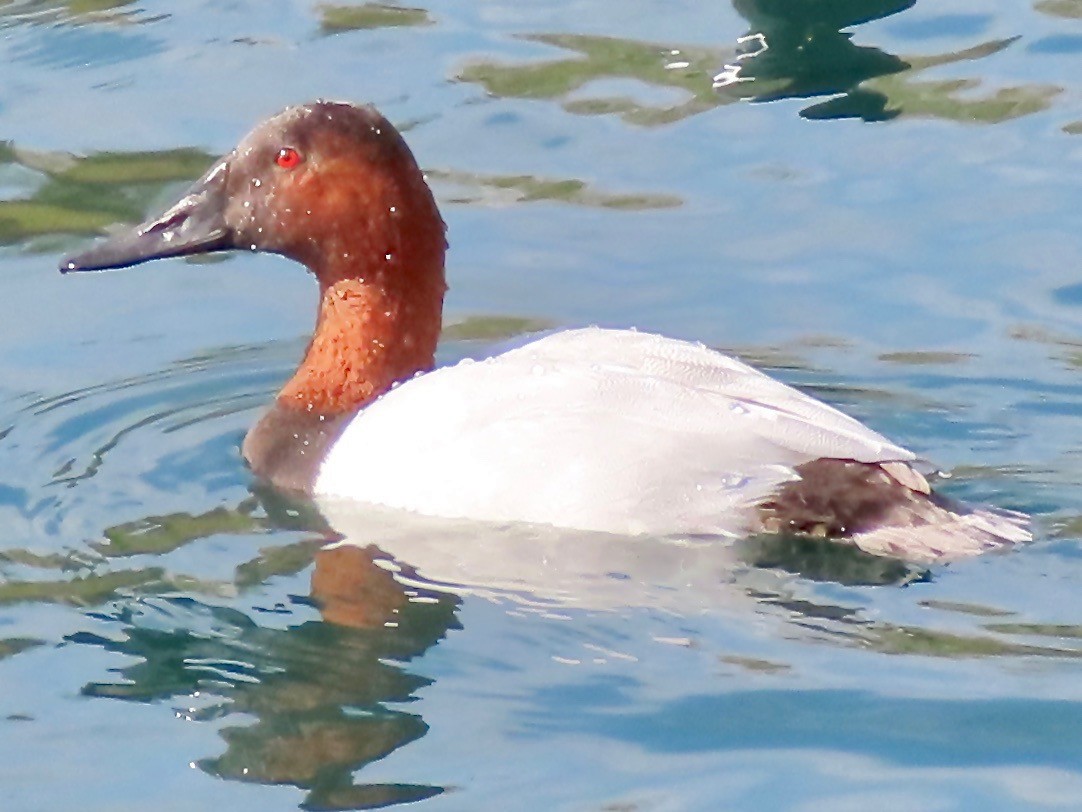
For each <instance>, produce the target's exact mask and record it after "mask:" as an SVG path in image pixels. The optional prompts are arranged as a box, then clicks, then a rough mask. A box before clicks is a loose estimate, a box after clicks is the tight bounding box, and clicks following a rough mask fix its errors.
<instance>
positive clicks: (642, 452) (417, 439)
mask: <svg viewBox="0 0 1082 812" xmlns="http://www.w3.org/2000/svg"><path fill="white" fill-rule="evenodd" d="M444 231H445V227H444V223H443V220H442V219H441V217H440V213H439V210H438V209H437V207H436V202H435V200H434V199H433V196H432V193H431V191H430V190H429V188H428V185H427V183H426V182H425V178H424V176H423V174H422V173H421V170H420V169H419V168H418V166H417V163H416V161H415V160H414V158H413V155H412V154H411V152H410V150H409V148H408V147H407V146H406V143H405V142H404V140H403V139H402V136H401V135H400V134H399V133H398V131H397V130H396V129H395V128H394V127H393V126H392V125H391V124H390V123H389V122H388V121H387V120H386V119H385V118H384V117H383V116H381V115H380V114H379V113H378V112H377V111H376V110H375V109H374V108H372V107H361V106H355V105H351V104H344V103H334V102H325V101H319V102H315V103H312V104H306V105H301V106H297V107H291V108H289V109H287V110H285V111H283V112H282V113H280V114H278V115H276V116H274V117H273V118H271V119H269V120H267V121H265V122H263V123H262V124H260V125H259V126H257V127H256V128H255V129H254V130H253V131H252V132H251V133H250V134H249V135H248V136H247V137H246V138H244V140H243V141H241V142H240V144H239V145H238V146H237V147H236V148H235V149H234V150H233V151H232V152H231V153H230V154H228V155H227V156H225V157H224V158H222V159H221V160H220V161H218V162H217V163H215V164H214V166H213V167H211V169H210V170H209V171H208V172H207V173H206V174H205V175H204V176H203V177H202V178H201V179H200V180H199V181H197V182H196V183H195V185H194V186H193V187H192V188H191V190H190V191H189V192H188V193H187V194H186V195H185V196H184V197H183V198H181V200H180V201H179V202H178V203H176V204H175V205H174V206H173V207H172V208H170V209H169V210H168V211H166V212H165V213H164V214H163V215H161V216H160V217H158V218H156V219H153V220H150V221H148V222H146V223H144V224H142V225H140V226H137V227H136V228H134V229H132V230H130V231H127V232H124V233H120V234H118V235H116V236H113V237H110V238H107V239H106V240H104V241H102V242H101V243H99V244H97V245H94V246H93V247H91V248H90V249H89V250H87V251H85V252H83V253H79V254H76V255H74V256H71V257H68V258H66V259H64V260H63V261H62V263H61V266H60V269H61V271H63V272H71V271H90V270H100V269H106V268H121V267H126V266H129V265H135V264H137V263H141V262H145V261H147V260H150V259H156V258H162V257H175V256H182V255H186V254H195V253H202V252H209V251H223V250H228V249H242V250H252V251H268V252H273V253H277V254H282V255H284V256H287V257H290V258H291V259H294V260H296V261H298V262H301V263H303V264H304V265H306V266H307V267H308V269H309V270H310V271H312V273H313V274H314V275H315V277H316V279H317V281H318V282H319V293H320V296H319V310H318V315H317V320H316V327H315V333H314V335H313V337H312V340H311V343H310V344H309V345H308V348H307V351H306V352H305V355H304V359H303V360H302V361H301V363H300V366H299V367H298V369H297V371H296V373H295V374H294V375H293V377H292V378H291V379H290V380H289V381H288V382H287V383H286V384H285V386H284V387H283V388H282V390H281V392H280V393H279V394H278V396H277V398H276V399H275V401H274V403H273V405H272V406H271V407H270V409H269V410H268V411H267V413H266V414H264V415H263V417H262V418H261V419H260V420H259V422H258V423H257V424H256V425H255V426H254V427H253V428H252V429H251V431H250V432H249V433H248V435H247V437H246V438H245V440H244V445H243V454H244V457H245V459H246V460H247V462H248V464H249V465H250V466H251V469H252V470H253V471H254V472H255V474H256V475H258V476H259V477H262V478H264V479H266V480H269V481H270V482H271V483H272V484H274V485H276V486H278V487H280V488H283V489H288V490H292V491H300V492H303V493H305V494H307V495H311V496H314V497H317V498H321V499H326V498H341V499H349V500H355V501H357V502H362V503H369V504H378V505H384V506H389V507H393V508H399V509H404V510H407V511H412V512H416V513H420V514H426V515H431V516H438V517H440V516H441V517H447V518H458V519H462V518H465V519H474V520H483V521H490V522H529V523H538V524H549V525H554V526H556V527H564V528H575V529H582V530H591V531H601V532H605V533H615V534H622V535H636V534H644V533H645V534H655V535H657V534H660V535H687V534H696V535H701V534H708V535H724V536H734V535H741V536H742V535H747V534H754V533H763V532H791V533H807V534H813V535H820V536H822V535H827V536H836V537H839V538H847V539H850V540H851V541H853V542H854V543H856V544H857V545H858V546H860V547H862V548H864V549H866V550H869V551H872V552H876V553H883V554H888V555H896V556H901V557H905V558H910V559H922V560H931V559H937V558H944V557H954V556H960V555H966V554H972V553H978V552H981V551H984V550H987V549H991V548H994V547H999V546H1002V545H1006V544H1013V543H1018V542H1022V541H1025V540H1028V539H1029V538H1030V533H1029V530H1028V519H1027V517H1026V516H1024V515H1023V514H1019V513H1014V512H1011V511H1004V510H996V509H992V508H983V507H981V508H978V507H970V506H965V505H961V504H958V503H954V502H951V501H948V500H947V499H945V498H942V497H940V496H938V495H936V494H934V493H932V491H931V488H930V487H929V484H928V481H927V479H926V478H925V477H924V475H922V474H921V473H920V471H918V469H917V467H915V464H914V463H915V456H914V455H913V453H911V452H910V451H907V450H906V449H904V448H901V447H900V446H898V445H895V444H894V443H892V442H890V441H889V440H888V439H886V438H885V437H883V436H881V435H879V434H878V433H876V432H874V431H872V430H871V429H869V428H867V427H865V426H863V425H861V424H860V423H858V422H857V421H856V420H853V419H852V418H850V417H848V416H846V415H844V414H842V413H841V412H839V411H837V410H836V409H834V408H833V407H831V406H828V405H826V404H824V403H821V402H820V401H818V400H815V399H814V398H811V397H809V396H808V395H805V394H803V393H802V392H799V391H797V390H796V389H793V388H791V387H789V386H786V385H784V384H782V383H779V382H777V381H775V380H773V379H772V378H769V377H767V376H766V375H764V374H762V373H760V372H758V371H756V370H754V369H752V368H751V367H749V366H747V365H745V364H743V363H741V362H740V361H737V360H735V359H733V358H729V357H727V356H725V355H722V354H720V353H718V352H715V351H713V350H711V349H708V348H707V347H705V346H703V345H701V344H691V343H687V342H684V341H677V340H674V339H671V338H664V337H661V336H657V335H649V334H645V333H639V332H635V331H631V330H608V329H600V328H596V327H591V328H586V329H578V330H568V331H563V332H557V333H554V334H550V335H547V336H545V337H542V338H540V339H538V340H535V341H533V342H532V343H529V344H526V345H525V346H522V347H519V348H517V349H513V350H511V351H509V352H506V353H504V354H502V355H498V356H495V357H492V358H487V359H484V360H481V361H475V362H471V361H463V362H461V363H459V364H457V365H455V366H452V367H445V368H441V369H436V370H433V366H434V359H435V351H436V343H437V341H438V339H439V335H440V328H441V320H442V310H443V296H444V292H445V290H446V283H445V279H444V253H445V249H446V240H445V235H444Z"/></svg>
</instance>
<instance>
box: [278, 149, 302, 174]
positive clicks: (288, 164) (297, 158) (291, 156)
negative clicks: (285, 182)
mask: <svg viewBox="0 0 1082 812" xmlns="http://www.w3.org/2000/svg"><path fill="white" fill-rule="evenodd" d="M274 162H275V163H276V164H278V166H280V167H282V169H292V168H293V167H295V166H296V165H297V164H299V163H300V162H301V154H300V153H299V152H297V150H295V149H293V147H282V149H280V150H278V154H277V155H276V156H275V158H274Z"/></svg>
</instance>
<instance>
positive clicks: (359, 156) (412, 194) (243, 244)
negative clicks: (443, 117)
mask: <svg viewBox="0 0 1082 812" xmlns="http://www.w3.org/2000/svg"><path fill="white" fill-rule="evenodd" d="M445 247H446V243H445V240H444V226H443V222H442V220H441V219H440V216H439V212H438V210H437V209H436V204H435V201H434V200H433V199H432V195H431V192H430V191H429V189H428V186H427V184H426V183H425V180H424V177H423V175H422V174H421V171H420V169H419V168H418V167H417V164H416V162H415V160H414V158H413V155H412V154H411V153H410V150H409V148H408V147H407V146H406V143H405V141H403V139H402V137H401V135H399V133H398V131H397V130H396V129H395V128H394V126H393V125H391V124H390V123H389V122H388V121H387V120H386V119H385V118H384V117H383V116H382V115H380V114H379V112H378V111H376V110H375V109H374V108H372V107H361V106H356V105H352V104H344V103H336V102H324V101H320V102H315V103H312V104H306V105H300V106H297V107H291V108H289V109H287V110H284V111H283V112H281V113H279V114H278V115H276V116H274V117H273V118H270V119H268V120H266V121H264V122H263V123H262V124H260V125H259V126H257V127H256V128H255V129H254V130H252V132H251V133H249V134H248V135H247V136H246V137H245V138H244V139H243V140H242V141H241V142H240V144H238V145H237V147H236V148H235V149H234V150H233V151H232V152H231V153H229V154H228V155H226V156H224V157H223V158H221V159H220V160H218V161H217V162H215V164H214V165H213V166H212V167H211V168H210V170H209V171H208V172H207V173H206V174H205V175H204V176H203V177H202V178H200V179H199V180H198V181H196V183H195V184H194V185H193V186H192V188H191V189H190V190H189V191H188V193H187V194H185V195H184V197H182V198H181V199H180V200H179V201H178V202H177V203H176V204H174V205H173V206H172V207H170V208H169V209H168V210H167V211H166V212H165V213H164V214H162V215H161V216H160V217H157V218H154V219H152V220H148V221H147V222H145V223H142V224H141V225H138V226H136V227H135V228H133V229H131V230H128V231H125V232H122V233H119V234H117V235H114V236H112V237H110V238H108V239H106V240H104V241H102V242H100V243H98V244H97V245H94V246H93V247H91V248H90V249H89V250H86V251H84V252H81V253H78V254H74V255H72V256H69V257H66V258H65V259H64V260H62V262H61V263H60V270H61V272H63V273H70V272H74V271H94V270H103V269H107V268H123V267H127V266H130V265H137V264H139V263H142V262H146V261H148V260H151V259H161V258H165V257H176V256H185V255H189V254H200V253H207V252H212V251H225V250H230V249H242V250H250V251H266V252H270V253H275V254H282V255H284V256H287V257H290V258H291V259H294V260H297V261H298V262H301V263H303V264H304V265H306V266H308V268H310V269H311V270H312V271H313V272H315V273H316V275H317V276H318V277H320V279H321V281H324V282H333V281H334V280H335V278H337V277H340V276H342V275H343V274H345V275H353V276H357V277H362V278H363V277H364V275H365V273H366V272H368V273H370V274H375V275H378V270H379V269H380V268H382V267H384V266H387V265H392V266H401V265H402V264H414V265H415V264H417V263H418V262H420V263H422V264H425V265H428V266H431V265H433V264H436V265H439V266H440V273H439V276H441V280H440V282H441V283H442V265H443V253H444V250H445Z"/></svg>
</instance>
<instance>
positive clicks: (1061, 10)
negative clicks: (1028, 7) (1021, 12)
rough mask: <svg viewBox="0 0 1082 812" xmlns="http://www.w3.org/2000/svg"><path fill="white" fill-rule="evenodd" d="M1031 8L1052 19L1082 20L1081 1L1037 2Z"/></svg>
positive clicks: (1040, 0)
mask: <svg viewBox="0 0 1082 812" xmlns="http://www.w3.org/2000/svg"><path fill="white" fill-rule="evenodd" d="M1033 8H1035V9H1036V10H1037V11H1040V12H1042V13H1044V14H1050V15H1052V16H1053V17H1065V18H1066V19H1068V20H1078V19H1082V0H1038V2H1036V3H1034V4H1033Z"/></svg>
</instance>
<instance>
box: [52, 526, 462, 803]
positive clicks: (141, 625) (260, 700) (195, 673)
mask: <svg viewBox="0 0 1082 812" xmlns="http://www.w3.org/2000/svg"><path fill="white" fill-rule="evenodd" d="M375 556H376V554H375V552H374V551H371V550H364V549H361V548H357V547H330V548H322V549H317V550H315V552H314V570H313V573H312V591H311V596H310V600H311V601H313V602H314V603H315V604H316V605H317V606H318V607H319V609H320V611H321V613H322V614H323V617H324V619H325V620H326V621H328V622H320V621H314V620H313V621H308V622H303V623H301V624H299V625H296V626H292V627H289V628H286V629H272V628H266V627H264V626H261V625H259V624H258V623H257V622H256V621H255V620H253V619H252V618H250V617H249V616H248V615H247V614H245V613H244V612H241V611H238V610H235V609H230V608H226V607H221V606H211V605H207V604H204V603H201V602H198V601H196V600H194V599H191V598H168V599H167V598H157V599H147V600H143V601H134V602H125V603H124V604H123V605H122V606H121V608H120V609H119V610H118V611H117V612H116V613H115V614H114V615H113V616H112V617H111V619H113V620H115V621H117V622H118V623H120V624H121V625H122V631H121V632H120V633H119V634H118V635H117V636H116V637H105V636H102V635H98V634H91V633H79V634H76V635H73V636H72V637H71V638H70V639H71V641H72V642H75V643H80V644H83V645H91V646H97V647H101V648H103V649H105V650H107V651H112V652H116V653H121V654H125V655H128V656H131V657H136V658H138V660H139V662H137V663H136V664H134V665H129V666H125V667H122V668H120V669H117V675H118V678H117V680H115V681H110V682H99V683H92V684H89V685H87V686H86V687H85V688H84V689H83V691H84V693H85V694H86V695H88V696H98V697H110V698H114V699H124V700H129V701H139V702H151V701H156V700H168V701H172V702H175V701H178V700H180V701H184V702H186V703H188V707H185V708H182V709H179V710H178V714H180V715H184V716H187V717H188V718H190V719H192V720H208V719H214V718H218V717H223V716H230V715H232V714H242V715H243V717H241V718H245V717H246V718H247V719H248V720H254V721H251V722H250V723H246V724H243V725H234V726H227V727H224V728H222V729H221V731H220V733H221V736H222V738H223V739H224V741H225V745H226V749H225V752H223V753H222V754H221V755H219V756H217V757H214V758H207V759H204V760H202V761H200V762H199V766H200V767H201V768H202V769H203V770H205V771H207V772H208V773H211V774H212V775H216V776H218V777H221V778H228V779H232V780H238V781H252V782H260V783H267V784H292V785H294V786H296V787H299V788H301V789H304V790H306V791H307V796H306V799H305V802H304V804H303V807H304V808H307V809H367V808H374V807H377V806H384V805H388V804H391V803H404V802H408V801H414V800H418V799H421V798H425V797H429V796H431V795H434V794H436V793H438V792H440V791H441V788H440V787H433V786H413V785H384V784H376V785H371V784H356V783H354V780H353V774H354V772H355V771H357V770H359V769H361V768H363V767H364V765H365V764H368V763H370V762H372V761H375V760H377V759H380V758H383V757H384V756H386V755H387V754H388V753H390V752H392V751H394V750H395V749H397V748H399V747H401V746H403V745H405V744H408V743H409V742H411V741H414V740H415V739H417V738H420V737H421V736H423V735H424V734H425V732H426V730H427V726H426V725H425V723H424V721H423V720H422V719H421V718H420V717H419V716H417V715H416V714H412V713H408V712H406V711H403V710H400V709H398V708H395V707H391V706H390V705H391V704H392V703H393V704H396V705H397V704H400V703H404V702H408V701H410V700H411V699H413V698H414V697H415V692H416V691H417V689H418V688H420V687H422V686H424V685H426V684H428V680H427V679H425V678H423V677H420V676H417V675H415V674H413V673H411V672H410V670H409V662H410V661H411V660H412V659H414V658H416V657H418V656H420V655H421V654H423V653H424V652H425V651H426V650H427V649H428V648H430V647H431V646H433V645H435V644H436V643H437V642H438V641H439V640H441V639H442V638H443V637H444V636H445V635H446V633H447V631H448V630H449V629H452V628H457V621H456V620H455V608H456V606H457V601H456V599H454V598H453V597H451V596H448V595H445V594H441V593H436V592H428V591H423V590H409V591H406V590H403V589H402V588H401V587H400V586H399V585H397V584H396V582H395V581H394V578H393V576H392V575H391V573H389V572H387V571H386V570H385V569H382V568H380V567H379V566H377V565H376V564H375Z"/></svg>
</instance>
